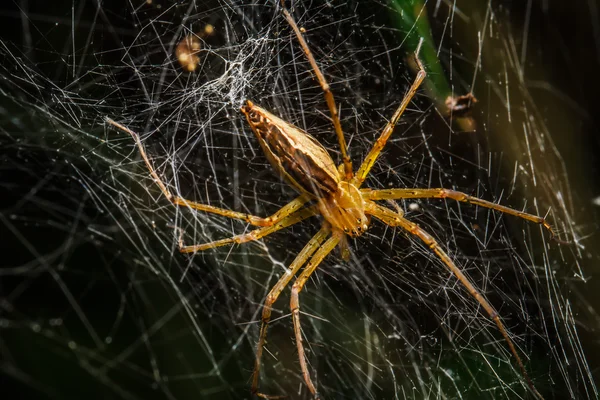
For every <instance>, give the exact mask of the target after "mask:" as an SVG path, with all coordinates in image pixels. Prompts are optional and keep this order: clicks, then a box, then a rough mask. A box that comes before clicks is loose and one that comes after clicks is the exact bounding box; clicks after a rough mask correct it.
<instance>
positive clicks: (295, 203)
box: [106, 118, 310, 226]
mask: <svg viewBox="0 0 600 400" xmlns="http://www.w3.org/2000/svg"><path fill="white" fill-rule="evenodd" d="M106 122H108V123H109V124H111V125H112V126H114V127H116V128H118V129H120V130H122V131H124V132H127V133H129V134H130V135H131V136H132V137H133V139H134V140H135V143H136V144H137V147H138V148H139V151H140V154H141V155H142V159H143V160H144V163H146V167H148V171H149V172H150V175H151V176H152V178H154V181H155V182H156V184H157V185H158V187H159V188H160V190H161V192H162V193H163V194H164V196H165V197H166V198H167V199H168V200H169V201H170V202H171V203H173V204H175V205H177V206H183V207H190V208H192V209H194V210H198V211H204V212H207V213H211V214H217V215H221V216H223V217H227V218H233V219H240V220H242V221H246V222H247V223H249V224H251V225H254V226H272V225H274V224H276V223H277V222H279V221H281V220H282V219H284V218H285V217H287V216H288V215H291V214H293V213H294V212H296V211H297V210H299V209H300V208H301V207H302V206H303V205H304V204H306V202H307V201H308V200H310V197H309V196H306V195H301V196H299V197H297V198H295V199H294V200H292V201H291V202H289V203H288V204H286V205H285V206H283V207H281V208H280V209H279V210H278V211H277V212H275V213H274V214H273V215H271V216H269V217H266V218H263V217H258V216H255V215H251V214H246V213H241V212H237V211H231V210H226V209H224V208H219V207H214V206H211V205H208V204H202V203H197V202H195V201H191V200H186V199H184V198H182V197H179V196H175V195H174V194H172V193H171V192H170V191H169V189H168V188H167V185H166V184H165V183H164V182H163V181H162V179H160V177H159V176H158V173H157V172H156V170H155V169H154V167H153V166H152V163H151V162H150V158H148V155H147V153H146V150H145V149H144V145H143V144H142V141H141V139H140V136H139V135H138V134H137V133H135V132H134V131H132V130H131V129H129V128H127V127H126V126H124V125H122V124H120V123H118V122H115V121H113V120H112V119H110V118H106Z"/></svg>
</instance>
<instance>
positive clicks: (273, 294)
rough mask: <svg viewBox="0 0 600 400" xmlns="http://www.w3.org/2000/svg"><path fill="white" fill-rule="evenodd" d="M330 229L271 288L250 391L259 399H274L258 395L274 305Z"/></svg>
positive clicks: (312, 242)
mask: <svg viewBox="0 0 600 400" xmlns="http://www.w3.org/2000/svg"><path fill="white" fill-rule="evenodd" d="M329 232H330V228H329V226H328V225H323V227H322V228H321V230H320V231H319V232H318V233H317V234H316V235H315V236H313V237H312V239H311V240H310V241H309V242H308V243H307V244H306V246H304V248H303V249H302V251H301V252H300V253H299V254H298V255H297V256H296V258H295V259H294V261H292V263H291V264H290V266H289V268H288V269H287V271H285V274H284V275H283V276H282V277H281V278H279V280H278V281H277V283H276V284H275V286H273V287H272V288H271V291H269V294H268V295H267V298H266V299H265V304H264V306H263V311H262V324H261V326H260V336H259V339H258V344H257V345H256V361H255V363H254V372H252V388H251V389H250V390H251V392H252V394H256V395H257V396H259V397H263V398H274V396H267V395H264V394H261V393H258V378H259V372H260V361H261V357H262V352H263V348H264V345H265V339H266V337H267V328H268V325H269V321H270V320H271V310H272V309H273V304H274V303H275V302H276V301H277V298H278V297H279V295H280V294H281V291H282V290H283V289H284V288H285V287H286V286H287V285H288V283H290V281H291V280H292V278H293V277H294V275H296V273H297V272H298V270H299V269H300V268H301V267H302V265H304V263H305V262H306V260H308V259H309V258H310V256H312V255H313V254H314V252H315V251H317V249H318V248H319V246H321V244H323V241H325V239H326V238H327V235H329Z"/></svg>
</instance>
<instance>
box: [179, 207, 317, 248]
mask: <svg viewBox="0 0 600 400" xmlns="http://www.w3.org/2000/svg"><path fill="white" fill-rule="evenodd" d="M317 214H318V209H317V207H316V206H312V207H308V208H303V209H302V210H300V211H297V212H295V213H293V214H291V215H288V216H287V217H285V218H283V219H282V220H280V221H279V222H277V223H275V224H274V225H271V226H265V227H262V228H258V229H255V230H253V231H250V232H249V233H244V234H242V235H236V236H233V237H230V238H226V239H220V240H215V241H214V242H209V243H203V244H195V245H190V246H186V245H184V244H183V239H182V237H181V236H180V237H179V251H180V252H182V253H195V252H197V251H203V250H208V249H213V248H215V247H221V246H225V245H228V244H241V243H247V242H253V241H255V240H259V239H262V238H263V237H265V236H268V235H270V234H272V233H274V232H277V231H278V230H281V229H284V228H287V227H288V226H291V225H294V224H297V223H298V222H300V221H303V220H305V219H306V218H309V217H312V216H314V215H317Z"/></svg>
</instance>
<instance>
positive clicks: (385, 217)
mask: <svg viewBox="0 0 600 400" xmlns="http://www.w3.org/2000/svg"><path fill="white" fill-rule="evenodd" d="M367 212H368V213H369V214H371V215H373V216H374V217H376V218H378V219H380V220H381V221H383V222H385V223H386V224H388V225H390V226H399V227H401V228H403V229H404V230H406V231H407V232H409V233H410V234H412V235H415V236H417V237H418V238H419V239H421V240H422V241H423V243H425V244H426V245H427V246H428V247H429V248H430V249H431V250H432V251H433V252H434V253H435V254H436V255H437V256H438V257H439V258H440V260H442V262H443V263H444V264H445V265H446V267H447V268H448V269H449V270H450V272H452V274H454V276H455V277H456V278H457V279H458V280H459V281H460V283H462V285H463V286H464V287H465V289H467V291H468V292H469V294H470V295H471V296H472V297H473V298H474V299H475V300H476V301H477V302H478V303H479V304H480V305H481V307H483V309H484V310H485V312H486V313H487V314H488V316H489V317H490V319H491V320H492V321H494V323H495V324H496V327H497V328H498V330H499V331H500V334H501V335H502V337H504V340H505V341H506V343H507V345H508V348H509V349H510V352H511V353H512V355H513V357H514V358H515V361H516V363H517V365H518V366H519V369H520V370H521V374H522V375H523V377H524V378H525V380H526V381H527V384H528V385H529V388H530V389H531V391H532V392H533V393H534V394H535V395H536V397H537V398H539V399H541V400H543V399H544V398H543V396H542V395H541V394H540V393H539V392H538V391H537V389H536V388H535V385H534V384H533V382H532V380H531V378H530V377H529V374H527V370H525V365H524V364H523V361H521V357H519V353H518V352H517V349H516V347H515V345H514V343H513V341H512V340H511V338H510V336H509V335H508V332H507V331H506V328H505V327H504V324H503V323H502V320H500V316H499V315H498V313H497V312H496V310H494V308H493V307H492V306H491V305H490V303H489V302H488V301H487V300H486V299H485V297H483V295H482V294H481V293H480V292H479V290H477V288H476V287H475V286H474V285H473V284H472V283H471V281H470V280H469V278H467V276H466V275H465V274H464V273H463V272H462V270H461V269H460V268H459V267H458V266H456V264H454V262H453V261H452V259H451V258H450V256H448V254H446V252H445V251H444V250H442V248H441V247H440V245H439V243H438V242H437V241H436V240H435V239H434V238H433V237H432V236H431V235H430V234H429V233H427V232H426V231H425V230H423V229H422V228H421V227H420V226H419V225H417V224H415V223H414V222H411V221H409V220H407V219H406V218H404V217H403V215H402V214H398V213H395V212H394V211H392V210H389V209H387V208H385V207H382V206H380V205H378V204H376V203H373V202H368V203H367Z"/></svg>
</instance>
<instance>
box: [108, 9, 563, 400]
mask: <svg viewBox="0 0 600 400" xmlns="http://www.w3.org/2000/svg"><path fill="white" fill-rule="evenodd" d="M282 3H283V2H282ZM281 9H282V13H283V16H284V17H285V19H286V20H287V22H288V24H289V25H290V27H291V29H292V30H293V31H294V34H295V36H296V38H297V40H298V42H299V44H300V46H301V48H302V50H303V52H304V54H305V56H306V58H307V60H308V62H309V63H310V65H311V67H312V70H313V72H314V74H315V76H316V78H317V80H318V82H319V85H320V86H321V88H322V90H323V92H324V97H325V101H326V103H327V106H328V108H329V112H330V114H331V120H332V122H333V127H334V130H335V133H336V135H337V139H338V143H339V148H340V152H341V157H342V160H343V162H342V164H340V165H339V166H338V167H336V165H335V163H334V161H333V159H332V157H331V156H330V154H329V153H328V151H327V150H326V149H325V148H324V147H323V146H322V145H321V144H320V143H319V142H318V141H317V140H316V139H315V138H314V137H312V136H311V135H310V134H308V133H307V132H304V131H303V130H301V129H300V128H298V127H296V126H294V125H293V124H291V123H289V122H286V121H284V120H283V119H281V118H279V117H277V116H275V115H273V114H271V113H270V112H269V111H267V110H265V109H264V108H262V107H259V106H257V105H255V104H254V103H253V102H252V101H250V100H247V101H246V102H245V104H244V105H243V106H242V107H241V112H242V113H243V114H244V115H245V117H246V119H247V121H248V124H249V125H250V127H251V129H252V131H253V132H254V133H255V135H256V138H257V139H258V142H259V143H260V146H261V147H262V149H263V151H264V153H265V155H266V157H267V158H268V160H269V162H270V163H271V165H272V166H273V168H274V169H275V170H276V171H277V172H278V173H279V174H280V175H281V176H282V177H283V178H285V180H286V181H287V182H288V183H289V184H290V185H291V186H292V187H293V188H294V189H295V190H296V191H297V192H298V193H299V196H298V197H296V198H295V199H294V200H292V201H291V202H289V203H288V204H286V205H285V206H283V207H281V208H280V209H279V210H278V211H277V212H275V213H274V214H273V215H271V216H268V217H266V218H263V217H259V216H255V215H250V214H246V213H241V212H236V211H231V210H227V209H223V208H218V207H214V206H211V205H206V204H201V203H197V202H195V201H191V200H187V199H184V198H182V197H179V196H177V195H174V194H172V193H171V191H170V190H169V189H168V187H167V185H166V184H165V183H164V182H163V181H162V180H161V179H160V177H159V176H158V173H157V172H156V170H155V169H154V167H153V166H152V163H151V162H150V159H149V157H148V155H147V154H146V151H145V149H144V146H143V144H142V142H141V140H140V136H139V135H138V134H137V133H135V132H133V131H132V130H131V129H129V128H127V127H125V126H123V125H121V124H119V123H117V122H115V121H113V120H112V119H110V118H107V122H108V123H109V124H111V125H113V126H115V127H117V128H119V129H121V130H123V131H125V132H128V133H129V134H131V136H132V137H133V138H134V140H135V143H136V145H137V147H138V148H139V151H140V154H141V156H142V158H143V160H144V162H145V164H146V166H147V168H148V170H149V172H150V175H151V176H152V178H153V179H154V181H155V182H156V184H157V185H158V186H159V188H160V190H161V191H162V193H163V194H164V196H165V197H166V198H167V199H169V200H170V201H171V202H172V203H173V204H175V205H177V206H185V207H190V208H192V209H195V210H199V211H203V212H207V213H213V214H217V215H221V216H224V217H228V218H233V219H239V220H243V221H245V222H247V223H249V224H251V225H254V226H258V227H259V228H257V229H255V230H252V231H251V232H249V233H246V234H241V235H237V236H233V237H230V238H226V239H221V240H216V241H213V242H210V243H204V244H198V245H184V243H183V239H182V236H180V238H179V250H180V251H181V252H182V253H194V252H198V251H203V250H207V249H212V248H215V247H219V246H225V245H230V244H236V243H238V244H240V243H246V242H250V241H255V240H259V239H261V238H263V237H265V236H267V235H270V234H272V233H274V232H276V231H279V230H281V229H284V228H287V227H289V226H291V225H294V224H297V223H299V222H301V221H303V220H305V219H307V218H309V217H313V216H317V215H320V216H322V217H323V223H322V226H321V228H320V230H319V231H318V232H317V233H316V234H315V235H314V236H313V237H312V238H311V239H310V241H309V242H308V243H307V244H306V245H305V246H304V248H303V249H302V250H301V251H300V253H299V254H298V255H297V256H296V258H295V259H294V260H293V261H292V263H291V264H290V266H289V268H288V270H287V271H286V272H285V273H284V274H283V276H281V278H280V279H279V281H278V282H277V283H276V284H275V285H274V286H273V287H272V288H271V290H270V292H269V294H268V295H267V297H266V299H265V301H264V306H263V311H262V324H261V328H260V333H259V339H258V343H257V347H256V358H255V364H254V370H253V373H252V385H251V392H252V394H254V395H257V396H259V397H262V398H277V397H281V396H269V395H266V394H264V393H261V392H259V385H258V383H259V372H260V366H261V357H262V353H263V347H264V345H265V340H266V335H267V327H268V324H269V321H270V319H271V311H272V307H273V304H274V303H275V302H276V301H277V299H278V297H279V296H280V294H281V292H282V291H283V290H284V288H285V287H287V285H288V284H289V283H290V282H291V281H292V279H294V277H295V276H296V274H297V273H298V272H299V271H300V270H301V269H302V267H303V266H304V269H303V270H302V272H301V273H300V274H299V276H298V277H297V278H296V280H295V282H294V284H293V285H292V289H291V300H290V309H291V312H292V321H293V330H294V335H295V340H296V347H297V350H298V358H299V362H300V368H301V370H302V375H303V378H304V382H305V383H306V386H307V387H308V390H309V391H310V392H311V393H312V395H313V396H314V397H315V398H318V392H317V388H316V387H315V385H314V383H313V381H312V379H311V377H310V372H309V369H308V365H307V361H306V356H305V351H304V345H303V344H302V334H301V326H300V299H299V296H300V292H301V291H302V289H303V287H304V285H305V284H306V282H307V280H308V279H309V278H310V276H311V275H312V274H313V273H314V272H315V270H316V269H317V267H318V266H319V265H320V264H321V262H322V261H323V260H324V259H325V257H326V256H327V255H328V254H329V253H330V252H331V251H332V250H333V249H335V248H336V247H338V246H339V247H340V248H341V254H342V257H343V258H344V259H347V258H348V255H349V251H348V240H347V237H348V236H349V237H357V236H360V235H362V234H364V233H365V232H366V231H367V229H368V228H369V225H370V224H371V217H375V218H376V219H378V220H380V221H381V222H383V223H385V224H387V225H389V226H393V227H398V228H401V229H403V230H404V231H406V232H407V233H409V234H411V235H414V236H416V237H417V238H418V239H420V240H421V241H422V242H423V243H424V244H425V245H426V246H428V247H429V248H430V249H431V251H432V252H434V253H435V254H436V255H437V257H439V259H440V260H441V261H442V262H443V264H444V265H445V266H446V268H447V269H448V270H449V271H450V272H451V273H452V274H453V275H454V276H455V277H456V279H458V280H459V281H460V283H461V284H462V285H463V286H464V288H465V289H466V290H467V291H468V293H469V294H470V295H471V296H472V297H473V298H474V299H475V300H476V301H477V302H478V303H479V304H480V306H481V307H482V308H483V309H484V311H485V312H486V313H487V315H488V316H489V318H490V319H491V320H492V321H493V322H494V323H495V325H496V327H497V329H498V331H499V332H500V334H501V335H502V337H503V338H504V340H505V341H506V344H507V346H508V348H509V350H510V352H511V353H512V355H513V357H514V361H515V362H516V364H517V366H518V367H519V369H520V371H521V373H522V376H523V377H524V379H525V380H526V382H527V384H528V386H529V389H530V390H531V391H532V393H534V394H535V396H536V397H538V398H539V399H543V397H542V395H541V394H540V393H539V392H538V391H537V389H536V388H535V386H534V384H533V382H532V380H531V379H530V377H529V375H528V374H527V371H526V369H525V366H524V364H523V361H522V360H521V357H520V356H519V353H518V352H517V350H516V347H515V345H514V343H513V341H512V340H511V338H510V336H509V335H508V332H507V330H506V328H505V327H504V324H503V323H502V320H501V319H500V316H499V315H498V313H497V312H496V311H495V309H494V308H493V307H492V305H491V304H490V303H489V302H488V301H487V300H486V299H485V297H484V296H483V295H482V294H481V292H480V291H479V290H478V289H477V288H476V287H475V286H474V285H473V284H472V283H471V281H470V280H469V278H468V277H467V276H466V275H465V274H464V273H463V272H462V270H461V269H460V268H459V267H458V266H457V265H456V264H455V263H454V261H453V260H452V258H450V256H448V254H447V253H446V252H445V251H444V249H442V247H441V246H440V244H439V243H438V242H437V241H436V240H435V239H434V238H433V236H431V235H430V234H429V233H427V232H426V231H425V230H424V229H422V228H421V227H420V226H419V225H417V224H416V223H414V222H412V221H409V220H408V219H406V218H405V217H404V213H403V212H402V210H396V211H392V210H391V209H388V208H386V207H384V206H382V205H380V204H378V203H377V201H380V200H398V199H418V198H421V199H422V198H438V199H453V200H456V201H459V202H465V203H469V204H475V205H478V206H480V207H485V208H489V209H492V210H496V211H500V212H502V213H505V214H510V215H514V216H516V217H520V218H523V219H525V220H528V221H531V222H534V223H538V224H541V225H542V226H543V227H544V228H546V229H547V230H548V231H550V233H551V234H552V235H554V234H553V232H552V228H551V226H550V224H549V223H548V222H547V221H546V220H545V219H544V218H542V217H539V216H536V215H533V214H528V213H525V212H522V211H518V210H515V209H512V208H508V207H505V206H502V205H499V204H495V203H492V202H489V201H486V200H482V199H479V198H477V197H473V196H469V195H468V194H465V193H462V192H458V191H454V190H449V189H444V188H438V189H430V188H394V189H381V190H379V189H370V188H362V187H361V186H362V185H363V183H364V181H365V179H366V178H367V176H368V175H369V172H370V171H371V168H372V167H373V165H374V164H375V162H376V161H377V159H378V157H379V155H380V154H381V152H382V150H383V149H384V147H385V145H386V143H387V141H388V139H389V138H390V135H391V134H392V133H393V131H394V127H395V126H396V123H397V122H398V121H399V119H400V118H401V116H402V114H403V113H404V111H405V110H406V108H407V106H408V105H409V103H410V102H411V101H412V98H413V96H414V95H415V93H416V92H417V90H418V88H419V86H420V85H421V83H423V80H424V79H425V76H426V72H425V69H424V67H423V64H422V63H421V60H420V59H419V51H420V48H421V45H422V42H423V40H422V39H421V41H420V42H419V44H418V46H417V48H416V51H415V54H414V58H415V61H416V64H417V66H418V73H417V75H416V78H415V79H414V81H413V83H412V85H411V86H410V89H409V90H408V92H407V93H406V95H405V96H404V98H403V99H402V102H401V103H400V105H399V106H398V108H397V109H396V111H395V112H394V114H393V115H392V117H391V119H390V120H389V122H387V124H386V125H385V127H384V128H383V130H382V132H381V134H380V136H379V138H378V139H377V141H376V142H375V144H374V145H373V147H372V148H371V149H370V151H369V153H368V154H367V156H366V157H365V159H364V161H363V162H362V164H361V165H360V167H359V168H358V170H357V171H356V172H355V171H354V170H353V167H352V161H351V160H350V157H349V156H348V151H347V146H346V140H345V138H344V133H343V131H342V127H341V124H340V118H339V116H338V111H337V110H338V108H337V106H336V103H335V100H334V97H333V93H332V92H331V90H330V87H329V84H328V83H327V81H326V79H325V77H324V75H323V73H322V72H321V69H320V68H319V66H318V65H317V62H316V60H315V58H314V56H313V54H312V52H311V50H310V48H309V47H308V44H307V43H306V41H305V39H304V36H303V32H304V29H300V28H299V27H298V25H297V24H296V22H295V20H294V18H293V17H292V15H291V14H290V12H289V11H288V10H287V8H286V7H285V5H284V4H282V8H281Z"/></svg>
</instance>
